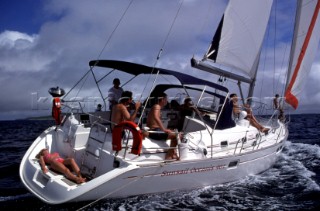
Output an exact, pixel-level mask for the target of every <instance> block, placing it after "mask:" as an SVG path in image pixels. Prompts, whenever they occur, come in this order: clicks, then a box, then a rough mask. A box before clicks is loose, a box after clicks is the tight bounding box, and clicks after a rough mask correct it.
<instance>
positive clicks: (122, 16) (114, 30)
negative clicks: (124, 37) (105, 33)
mask: <svg viewBox="0 0 320 211" xmlns="http://www.w3.org/2000/svg"><path fill="white" fill-rule="evenodd" d="M132 2H133V0H131V1H130V2H129V4H128V6H127V8H126V9H125V11H124V12H123V14H122V15H121V17H120V19H119V21H118V23H117V25H116V27H115V28H114V29H113V31H112V32H111V34H110V36H109V38H108V39H107V41H106V43H105V44H104V46H103V48H102V50H101V52H100V53H99V55H98V58H97V60H99V58H100V56H101V55H102V53H103V51H104V49H105V48H106V47H107V45H108V44H109V42H110V40H111V38H112V37H113V35H114V33H115V32H116V30H117V29H118V27H119V26H120V23H121V22H122V20H123V18H124V16H125V15H126V13H127V11H128V10H129V8H130V6H131V4H132Z"/></svg>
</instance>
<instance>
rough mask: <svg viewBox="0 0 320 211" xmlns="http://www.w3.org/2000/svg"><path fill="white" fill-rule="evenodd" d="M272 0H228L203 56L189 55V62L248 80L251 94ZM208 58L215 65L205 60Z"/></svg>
mask: <svg viewBox="0 0 320 211" xmlns="http://www.w3.org/2000/svg"><path fill="white" fill-rule="evenodd" d="M272 3H273V0H259V1H257V0H230V1H229V4H228V6H227V8H226V11H225V13H224V15H223V17H222V20H221V22H220V24H219V27H218V29H217V32H216V34H215V35H214V37H213V40H212V43H211V45H210V47H209V50H208V52H207V53H206V55H205V56H204V59H203V60H201V61H196V60H195V59H192V60H191V64H192V66H193V67H195V68H198V69H201V70H204V71H207V72H210V73H214V74H217V75H220V76H224V77H227V78H230V79H234V80H237V81H241V82H245V83H249V84H250V91H249V96H251V95H252V92H253V86H254V82H255V78H256V72H257V68H258V62H259V57H260V52H261V48H262V43H263V39H264V35H265V32H266V29H267V26H268V21H269V17H270V13H271V8H272ZM207 60H209V61H213V62H215V63H216V65H215V66H213V65H210V64H208V63H205V61H207ZM222 67H223V68H222ZM226 69H228V70H226ZM230 70H234V71H233V72H231V71H230Z"/></svg>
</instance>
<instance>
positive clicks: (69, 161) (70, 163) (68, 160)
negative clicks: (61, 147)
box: [63, 158, 82, 177]
mask: <svg viewBox="0 0 320 211" xmlns="http://www.w3.org/2000/svg"><path fill="white" fill-rule="evenodd" d="M63 164H65V165H68V166H70V167H71V169H72V171H73V172H75V173H76V174H77V176H78V177H82V176H81V173H80V169H79V166H78V165H77V163H76V161H75V160H74V159H73V158H66V159H64V162H63Z"/></svg>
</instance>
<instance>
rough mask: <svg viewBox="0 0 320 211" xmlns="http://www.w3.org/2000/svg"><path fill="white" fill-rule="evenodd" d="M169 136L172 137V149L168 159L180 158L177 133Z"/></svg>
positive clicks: (168, 153)
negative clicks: (177, 149)
mask: <svg viewBox="0 0 320 211" xmlns="http://www.w3.org/2000/svg"><path fill="white" fill-rule="evenodd" d="M168 138H169V139H170V147H171V149H169V150H168V152H167V155H166V159H179V157H178V155H177V152H176V149H175V148H176V147H177V144H178V143H177V138H176V134H169V136H168Z"/></svg>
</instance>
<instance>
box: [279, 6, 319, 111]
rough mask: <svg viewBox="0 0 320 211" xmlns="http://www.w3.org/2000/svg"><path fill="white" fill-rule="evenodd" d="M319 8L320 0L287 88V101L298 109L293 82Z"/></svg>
mask: <svg viewBox="0 0 320 211" xmlns="http://www.w3.org/2000/svg"><path fill="white" fill-rule="evenodd" d="M319 10H320V0H318V2H317V5H316V8H315V11H314V13H313V16H312V19H311V23H310V26H309V29H308V32H307V36H306V38H305V40H304V43H303V46H302V49H301V51H300V55H299V58H298V63H297V66H296V67H295V69H294V72H293V76H292V78H291V81H290V84H289V86H288V88H287V91H286V93H285V99H286V102H287V103H289V104H290V105H292V107H293V108H294V109H297V107H298V103H299V102H298V99H297V97H296V96H294V95H293V94H292V93H291V91H292V87H293V84H294V83H295V81H296V79H297V76H298V73H299V69H300V66H301V63H302V60H303V58H304V55H305V52H306V49H307V47H308V45H309V41H310V38H311V35H312V31H313V29H314V26H315V24H316V20H317V18H318V14H319Z"/></svg>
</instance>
